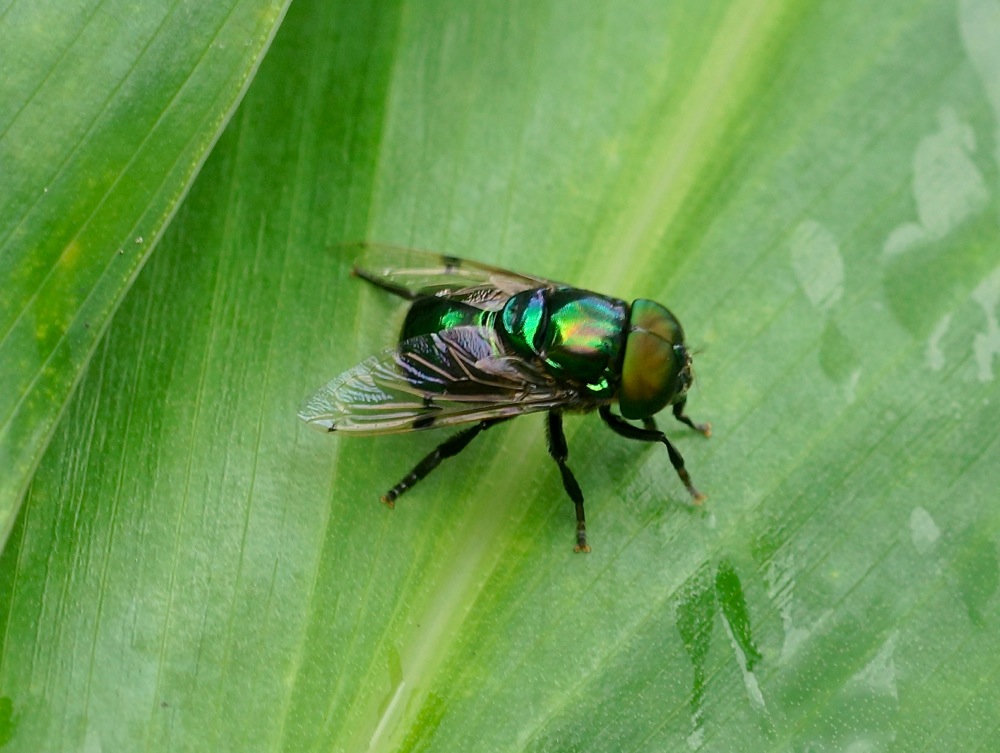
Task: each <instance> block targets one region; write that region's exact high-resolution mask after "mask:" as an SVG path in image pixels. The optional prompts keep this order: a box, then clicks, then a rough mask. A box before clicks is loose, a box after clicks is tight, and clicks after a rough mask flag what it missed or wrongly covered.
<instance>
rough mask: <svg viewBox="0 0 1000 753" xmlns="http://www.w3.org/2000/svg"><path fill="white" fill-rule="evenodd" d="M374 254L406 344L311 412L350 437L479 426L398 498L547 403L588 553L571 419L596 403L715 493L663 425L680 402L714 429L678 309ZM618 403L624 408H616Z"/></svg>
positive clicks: (363, 273) (366, 364) (312, 420)
mask: <svg viewBox="0 0 1000 753" xmlns="http://www.w3.org/2000/svg"><path fill="white" fill-rule="evenodd" d="M365 248H366V249H367V251H366V259H365V262H364V265H363V266H356V267H355V268H354V274H355V275H356V276H357V277H360V278H361V279H363V280H366V281H367V282H369V283H371V284H372V285H375V286H376V287H378V288H381V289H382V290H384V291H386V292H389V293H392V294H393V295H396V296H399V297H400V298H403V299H405V300H407V301H409V302H410V304H409V310H408V311H407V314H406V318H405V320H404V322H403V328H402V333H401V334H400V337H399V344H398V345H397V346H396V347H394V348H389V349H387V350H384V351H382V352H381V353H379V354H378V355H375V356H372V357H371V358H368V359H366V360H364V361H362V362H361V363H359V364H358V365H357V366H355V367H354V368H353V369H350V370H348V371H345V372H344V373H343V374H341V375H340V376H338V377H337V378H336V379H334V380H333V381H331V382H329V383H328V384H326V385H325V386H324V387H322V388H321V389H320V390H319V391H318V392H317V393H316V394H314V395H313V396H312V397H311V398H309V400H308V401H307V402H306V404H305V405H304V406H303V408H302V410H301V411H300V412H299V417H300V418H301V419H302V420H303V421H305V422H306V423H308V424H311V425H313V426H315V427H317V428H319V429H324V430H326V431H329V432H334V431H335V432H338V433H341V432H343V433H347V434H393V433H403V432H410V431H419V430H423V429H437V428H443V427H449V426H460V425H464V424H471V426H468V427H467V428H465V429H464V430H462V431H460V432H458V433H457V434H454V435H453V436H451V437H450V438H449V439H446V440H445V441H444V442H442V443H441V444H440V445H438V447H437V448H436V449H435V450H434V451H433V452H431V453H430V454H429V455H427V457H425V458H424V459H423V460H421V461H420V462H419V463H417V465H416V467H414V469H413V470H412V471H411V472H410V473H409V474H407V475H406V476H405V477H404V478H403V479H402V480H401V481H400V482H399V483H398V484H396V485H395V486H394V487H392V488H391V489H390V490H389V491H387V492H386V493H385V494H384V495H383V496H382V501H383V502H385V503H386V504H387V505H389V506H390V507H392V506H394V504H395V501H396V499H398V498H399V496H400V495H401V494H403V493H404V492H406V491H407V490H409V489H411V488H412V487H413V486H414V485H415V484H416V483H417V482H418V481H420V480H421V479H423V478H424V477H426V476H427V474H429V473H430V472H431V471H432V470H434V469H435V468H436V467H437V466H438V464H440V462H441V461H442V460H444V459H445V458H450V457H453V456H454V455H457V454H458V453H459V452H461V451H462V450H463V449H465V448H466V447H467V446H468V445H469V443H470V442H471V441H472V440H473V439H475V438H476V436H478V435H479V434H480V433H482V432H483V431H485V430H486V429H489V428H490V427H492V426H496V425H497V424H499V423H502V422H504V421H507V420H509V419H511V418H513V417H514V416H520V415H522V414H525V413H536V412H541V411H547V412H548V450H549V454H550V455H551V456H552V458H553V460H555V462H556V464H557V465H558V466H559V472H560V474H561V475H562V483H563V487H564V488H565V490H566V493H567V494H568V495H569V497H570V499H571V500H572V501H573V503H574V504H575V506H576V551H578V552H588V551H590V547H589V546H588V545H587V528H586V523H585V519H584V513H583V493H582V492H581V491H580V485H579V484H578V483H577V481H576V478H574V476H573V473H572V471H570V469H569V466H568V465H567V464H566V460H567V457H568V455H569V450H568V448H567V445H566V437H565V435H564V434H563V422H562V417H563V414H564V413H567V412H574V413H577V412H584V413H585V412H590V411H593V410H596V411H597V412H598V414H599V415H600V417H601V419H603V421H604V422H605V423H606V424H607V425H608V426H609V427H610V428H611V430H612V431H614V432H615V433H616V434H619V435H620V436H623V437H625V438H627V439H637V440H640V441H644V442H660V443H662V444H663V445H664V446H665V447H666V448H667V453H668V454H669V456H670V462H671V463H672V464H673V466H674V469H675V470H676V471H677V475H678V476H679V477H680V479H681V481H682V482H683V483H684V486H685V487H686V488H687V490H688V493H689V494H690V495H691V497H692V498H693V500H694V502H695V503H700V502H701V501H702V500H704V499H705V495H703V494H702V493H701V492H699V491H698V490H697V489H696V488H695V487H694V484H693V483H692V482H691V477H690V476H689V475H688V472H687V470H686V469H685V468H684V459H683V458H682V457H681V454H680V452H678V450H677V448H676V447H674V445H673V444H671V442H670V440H669V439H667V437H666V435H665V434H664V433H663V432H662V431H660V430H659V429H657V427H656V423H655V422H654V420H653V415H654V414H656V413H659V412H660V411H661V410H662V409H663V408H665V407H667V406H668V405H669V406H672V411H673V414H674V418H676V419H677V420H678V421H680V422H681V423H684V424H687V425H688V426H690V427H691V428H692V429H695V430H697V431H699V432H701V433H702V434H704V435H705V436H706V437H707V436H709V435H710V432H711V427H710V426H709V424H696V423H694V422H693V421H692V420H691V419H690V418H688V416H687V414H686V413H685V412H684V408H685V404H686V399H687V398H686V395H687V391H688V388H689V387H690V386H691V382H692V379H693V378H694V377H693V374H692V371H691V353H690V352H689V351H688V350H687V348H686V347H685V345H684V331H683V330H682V329H681V325H680V322H678V321H677V318H676V317H674V315H673V314H671V313H670V312H669V311H668V310H667V309H666V308H664V307H663V306H661V305H660V304H658V303H655V302H654V301H649V300H643V299H639V300H636V301H633V302H632V303H631V304H628V303H626V302H625V301H623V300H619V299H617V298H611V297H609V296H605V295H600V294H598V293H593V292H590V291H588V290H581V289H579V288H574V287H571V286H569V285H564V284H562V283H559V282H553V281H552V280H546V279H544V278H542V277H534V276H531V275H524V274H518V273H516V272H508V271H507V270H505V269H499V268H497V267H492V266H489V265H487V264H480V263H477V262H471V261H465V260H463V259H458V258H456V257H453V256H438V255H435V254H430V253H425V252H419V251H411V250H407V249H400V248H393V247H390V246H376V245H366V246H365ZM615 403H617V404H618V408H619V410H620V413H621V415H617V414H615V413H613V412H612V406H613V405H614V404H615ZM626 419H628V420H626ZM629 420H633V421H641V422H642V427H641V428H640V427H639V426H635V425H634V424H632V423H629Z"/></svg>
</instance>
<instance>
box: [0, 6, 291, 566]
mask: <svg viewBox="0 0 1000 753" xmlns="http://www.w3.org/2000/svg"><path fill="white" fill-rule="evenodd" d="M284 7H285V2H283V1H280V0H242V1H240V0H229V1H228V2H213V3H206V2H194V1H192V0H174V1H172V2H171V1H166V0H160V1H159V2H143V3H141V4H127V3H120V2H119V3H115V2H112V3H99V2H93V1H92V0H91V1H90V2H82V3H76V4H74V5H67V4H66V3H63V2H44V1H43V2H23V1H22V2H8V3H5V4H4V7H3V8H2V9H0V50H3V51H4V52H3V56H4V57H3V77H2V80H0V183H2V187H0V290H2V291H3V293H2V295H0V468H2V469H3V472H2V473H0V546H2V545H3V543H4V542H6V540H7V535H8V534H9V533H10V529H11V526H12V525H13V523H14V517H15V515H16V513H17V510H18V506H19V505H20V503H21V499H22V497H23V495H24V492H25V489H26V488H27V486H28V483H29V482H30V480H31V475H32V473H33V472H34V469H35V466H36V465H37V464H38V461H39V458H40V457H41V455H42V453H43V452H44V450H45V446H46V444H47V442H48V440H49V438H50V437H51V435H52V432H53V430H54V427H55V424H56V422H57V420H58V418H59V416H60V414H61V413H62V411H63V410H64V408H65V406H66V403H67V401H68V399H69V397H70V394H71V393H72V391H73V388H74V386H75V385H76V383H77V381H78V380H79V379H80V375H81V374H82V372H83V369H84V368H85V367H86V364H87V362H88V360H89V359H90V356H91V354H92V353H93V352H94V349H95V347H96V345H97V342H98V341H99V339H100V337H101V334H102V333H103V332H104V330H105V329H106V328H107V325H108V323H109V322H110V320H111V315H112V313H113V312H114V310H115V308H116V307H117V306H118V304H119V302H120V301H121V299H122V297H123V296H124V294H125V292H126V291H127V290H128V288H129V286H130V285H131V284H132V281H133V280H134V279H135V276H136V274H137V273H138V271H139V270H140V269H141V268H142V265H143V264H144V262H145V260H146V259H147V258H148V256H149V254H150V252H151V250H152V248H153V246H154V245H155V243H156V241H157V240H158V239H159V237H160V235H161V234H162V232H163V228H164V227H165V225H166V223H167V220H168V219H169V218H170V217H171V216H172V215H173V213H174V212H175V211H176V209H177V205H178V204H179V202H180V200H181V197H182V196H183V194H184V192H185V191H186V190H187V188H188V186H189V184H190V183H191V181H192V179H193V178H194V176H195V174H196V173H197V171H198V168H199V167H200V166H201V163H202V161H203V160H204V159H205V157H206V155H207V154H208V152H209V150H210V148H211V146H212V144H213V143H214V141H215V140H216V138H217V137H218V135H219V133H220V131H221V130H222V126H223V125H224V123H225V121H226V120H227V119H228V118H229V116H230V113H231V112H232V110H233V109H234V108H235V106H236V104H237V102H238V100H239V99H240V97H241V95H242V93H243V90H244V89H245V87H246V85H247V83H248V82H249V79H250V76H251V74H252V72H253V71H254V69H255V68H256V66H257V63H258V62H259V59H260V56H261V54H262V53H263V51H264V49H265V48H266V46H267V44H268V42H269V41H270V38H271V35H272V34H273V32H274V29H275V28H276V27H277V24H278V22H279V20H280V18H281V16H282V14H283V13H284Z"/></svg>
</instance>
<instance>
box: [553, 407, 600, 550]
mask: <svg viewBox="0 0 1000 753" xmlns="http://www.w3.org/2000/svg"><path fill="white" fill-rule="evenodd" d="M548 439H549V455H551V456H552V459H553V460H555V461H556V464H557V465H558V466H559V473H561V474H562V482H563V489H565V490H566V493H567V494H568V495H569V498H570V499H571V500H573V504H575V505H576V547H575V548H574V551H576V552H589V551H590V547H589V546H587V522H586V520H585V519H584V517H583V492H582V491H580V485H579V484H578V483H576V479H575V478H574V477H573V471H571V470H570V469H569V466H567V465H566V458H568V457H569V447H568V446H567V444H566V435H565V434H563V424H562V413H559V412H558V411H549V432H548Z"/></svg>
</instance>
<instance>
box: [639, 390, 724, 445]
mask: <svg viewBox="0 0 1000 753" xmlns="http://www.w3.org/2000/svg"><path fill="white" fill-rule="evenodd" d="M685 405H687V399H686V398H685V399H684V400H681V401H680V402H677V403H674V418H676V419H677V420H678V421H680V422H681V423H682V424H687V425H688V426H690V427H691V428H692V429H694V430H695V431H698V432H701V433H702V434H704V435H705V436H706V437H710V436H712V424H710V423H708V422H705V423H703V424H696V423H695V422H694V421H692V420H691V419H690V418H688V416H687V414H686V413H685V412H684V406H685ZM646 420H647V421H649V422H652V421H653V419H651V418H648V419H646ZM644 423H645V422H644ZM653 427H654V428H655V427H656V424H655V423H653ZM646 428H649V424H646Z"/></svg>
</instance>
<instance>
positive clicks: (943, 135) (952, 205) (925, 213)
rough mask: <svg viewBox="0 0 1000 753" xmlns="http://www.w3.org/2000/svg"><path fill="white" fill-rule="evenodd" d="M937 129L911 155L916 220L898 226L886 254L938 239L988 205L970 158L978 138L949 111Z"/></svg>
mask: <svg viewBox="0 0 1000 753" xmlns="http://www.w3.org/2000/svg"><path fill="white" fill-rule="evenodd" d="M938 127H939V128H938V131H937V132H936V133H932V134H931V135H929V136H925V137H924V138H922V139H921V140H920V143H919V144H918V145H917V151H916V153H915V154H914V157H913V198H914V201H915V202H916V204H917V222H916V223H912V222H911V223H907V224H905V225H901V226H899V227H898V228H896V229H895V230H893V231H892V233H891V234H890V235H889V238H888V240H886V242H885V247H884V248H883V251H884V253H885V254H886V256H894V255H896V254H901V253H903V252H904V251H908V250H909V249H911V248H913V247H914V246H918V245H920V244H923V243H926V242H929V241H935V240H939V239H940V238H943V237H944V236H945V234H946V233H947V232H948V231H949V230H951V229H952V228H954V227H955V226H956V225H958V224H959V223H960V222H962V220H964V219H966V218H967V217H969V216H971V215H972V214H974V213H976V212H978V211H979V210H981V209H982V208H983V207H985V206H986V202H987V200H988V199H989V192H988V191H987V189H986V184H985V182H984V181H983V178H982V176H981V175H980V174H979V170H977V169H976V166H975V165H974V164H973V162H972V160H971V159H970V158H969V154H970V153H972V152H973V151H975V148H976V137H975V134H974V133H973V131H972V128H971V127H969V126H968V125H967V124H966V123H963V122H961V121H960V120H959V119H958V115H956V113H955V111H954V110H953V109H952V108H950V107H942V108H941V110H940V111H939V112H938Z"/></svg>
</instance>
